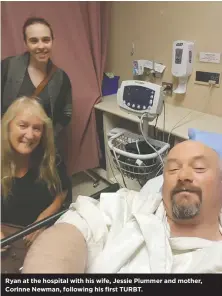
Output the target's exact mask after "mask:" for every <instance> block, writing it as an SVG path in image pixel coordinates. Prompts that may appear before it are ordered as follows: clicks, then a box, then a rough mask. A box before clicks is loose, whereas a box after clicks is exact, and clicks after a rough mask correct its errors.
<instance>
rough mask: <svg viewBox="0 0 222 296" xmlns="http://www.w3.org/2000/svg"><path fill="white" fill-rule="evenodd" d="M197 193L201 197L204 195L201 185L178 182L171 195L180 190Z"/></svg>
mask: <svg viewBox="0 0 222 296" xmlns="http://www.w3.org/2000/svg"><path fill="white" fill-rule="evenodd" d="M184 191H186V192H190V193H196V194H197V195H198V196H199V197H200V198H201V197H202V190H201V189H200V188H199V187H196V186H193V185H190V184H177V185H176V186H175V187H174V188H173V190H172V191H171V197H173V196H174V195H175V194H177V193H180V192H184Z"/></svg>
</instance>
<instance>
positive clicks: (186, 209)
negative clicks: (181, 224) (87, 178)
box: [171, 183, 202, 220]
mask: <svg viewBox="0 0 222 296" xmlns="http://www.w3.org/2000/svg"><path fill="white" fill-rule="evenodd" d="M180 192H191V193H195V194H196V195H197V196H198V197H199V202H197V201H194V202H191V203H190V204H189V205H186V206H184V205H180V204H178V203H177V196H176V194H177V193H180ZM171 201H172V213H173V218H175V219H179V220H188V219H191V218H194V217H195V216H197V215H198V214H199V213H200V207H201V204H202V191H201V189H200V188H198V187H195V186H191V185H190V184H185V183H180V184H177V185H176V187H175V188H174V189H173V190H172V191H171Z"/></svg>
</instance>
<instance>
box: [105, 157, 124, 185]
mask: <svg viewBox="0 0 222 296" xmlns="http://www.w3.org/2000/svg"><path fill="white" fill-rule="evenodd" d="M107 156H108V160H109V164H110V168H111V171H112V174H113V177H114V179H115V180H116V182H117V183H118V184H119V186H120V187H121V188H123V186H122V185H121V184H120V182H119V181H118V180H117V178H116V175H115V174H114V172H113V168H112V162H111V160H110V157H109V153H107Z"/></svg>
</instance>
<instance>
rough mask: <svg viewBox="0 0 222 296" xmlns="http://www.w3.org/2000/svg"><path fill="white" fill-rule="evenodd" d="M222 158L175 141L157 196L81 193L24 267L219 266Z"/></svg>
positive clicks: (215, 269)
mask: <svg viewBox="0 0 222 296" xmlns="http://www.w3.org/2000/svg"><path fill="white" fill-rule="evenodd" d="M221 192H222V176H221V168H220V159H219V156H218V155H217V153H216V152H215V151H214V150H212V149H211V148H209V147H207V146H205V145H203V144H201V143H199V142H195V141H190V140H189V141H185V142H182V143H180V144H178V145H176V146H175V147H174V148H173V149H172V150H171V151H170V152H169V154H168V157H167V160H166V163H165V168H164V184H163V188H162V194H161V193H158V194H149V195H148V196H145V195H142V194H140V193H138V192H134V191H129V190H126V189H121V190H119V191H118V192H116V193H105V194H102V195H101V198H100V202H98V201H96V200H93V199H91V198H89V197H83V196H80V197H79V198H78V200H77V202H76V203H75V204H73V205H72V206H71V208H70V210H69V211H68V212H67V213H66V214H65V215H64V216H63V217H61V218H60V219H59V220H58V221H57V223H56V224H55V225H54V226H52V227H51V228H50V229H48V230H46V231H45V232H44V233H43V234H42V235H40V237H39V238H37V240H36V241H35V243H34V244H33V246H32V247H31V249H30V251H29V253H28V255H27V257H26V260H25V264H24V269H23V271H24V272H25V273H48V272H49V273H83V272H85V273H219V272H222V195H221Z"/></svg>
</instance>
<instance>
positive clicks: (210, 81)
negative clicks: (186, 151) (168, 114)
mask: <svg viewBox="0 0 222 296" xmlns="http://www.w3.org/2000/svg"><path fill="white" fill-rule="evenodd" d="M208 83H209V86H210V89H209V94H208V100H207V103H206V104H205V105H204V108H203V109H202V110H201V112H204V111H205V109H206V107H207V106H208V104H209V102H210V98H211V90H212V87H213V86H214V85H215V84H216V81H214V80H209V82H208ZM194 112H195V111H193V110H192V111H190V112H189V113H188V114H186V115H185V116H184V117H182V118H181V119H180V120H179V121H178V122H177V123H176V124H175V125H174V126H173V128H172V129H171V131H170V133H169V135H168V139H167V143H168V144H169V143H170V137H171V134H172V132H173V131H174V130H175V129H176V128H178V127H180V126H183V125H184V124H186V123H189V122H190V121H192V120H193V119H190V120H188V121H186V122H184V123H182V124H180V125H179V123H180V122H182V121H183V120H184V119H185V118H187V117H188V116H190V115H191V114H192V113H194ZM200 116H202V115H200ZM196 118H197V117H196ZM196 118H195V119H196Z"/></svg>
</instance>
